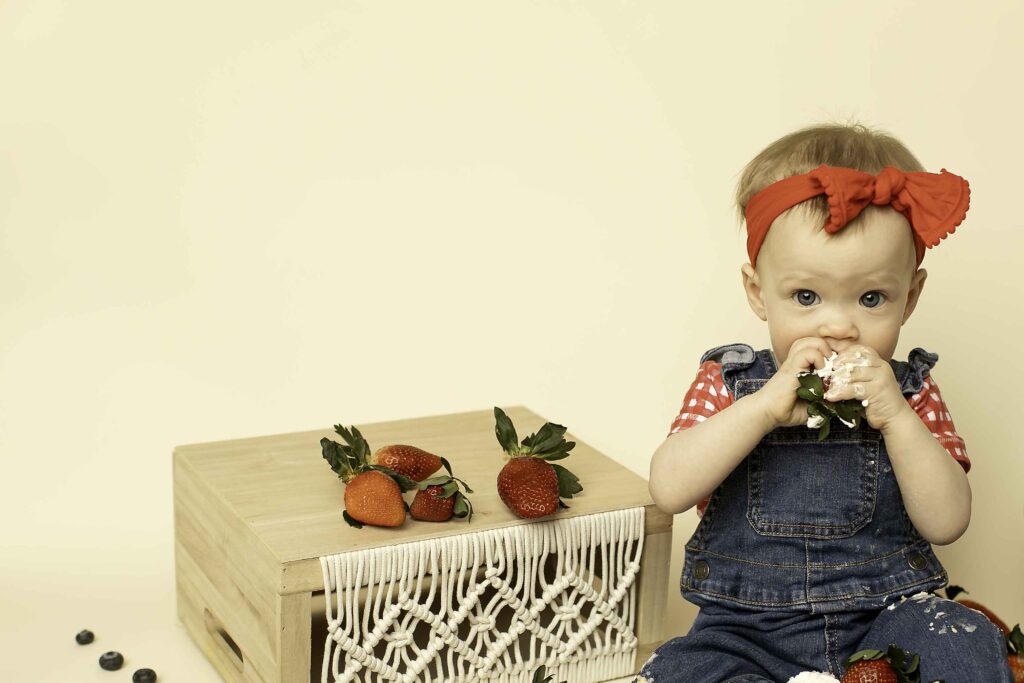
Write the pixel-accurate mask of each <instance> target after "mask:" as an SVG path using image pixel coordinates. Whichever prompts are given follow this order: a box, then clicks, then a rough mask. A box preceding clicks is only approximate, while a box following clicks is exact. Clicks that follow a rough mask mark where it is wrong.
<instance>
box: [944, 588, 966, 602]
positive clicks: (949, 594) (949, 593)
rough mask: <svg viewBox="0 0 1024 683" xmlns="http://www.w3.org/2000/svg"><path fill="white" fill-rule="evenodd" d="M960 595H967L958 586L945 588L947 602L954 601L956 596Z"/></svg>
mask: <svg viewBox="0 0 1024 683" xmlns="http://www.w3.org/2000/svg"><path fill="white" fill-rule="evenodd" d="M961 593H967V591H966V590H964V589H963V588H961V587H960V586H952V585H950V586H946V598H947V599H948V600H956V596H958V595H960V594H961Z"/></svg>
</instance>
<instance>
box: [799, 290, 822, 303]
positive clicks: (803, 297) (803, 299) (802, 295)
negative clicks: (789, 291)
mask: <svg viewBox="0 0 1024 683" xmlns="http://www.w3.org/2000/svg"><path fill="white" fill-rule="evenodd" d="M808 295H809V296H808ZM793 298H794V299H796V302H797V303H798V304H800V305H801V306H810V305H811V304H813V303H814V300H815V299H817V298H818V295H817V294H815V293H814V292H812V291H811V290H809V289H798V290H797V291H795V292H793Z"/></svg>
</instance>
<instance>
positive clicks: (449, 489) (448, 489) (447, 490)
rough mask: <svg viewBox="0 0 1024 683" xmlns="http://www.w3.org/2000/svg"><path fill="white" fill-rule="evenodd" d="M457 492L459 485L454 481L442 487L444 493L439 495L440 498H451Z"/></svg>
mask: <svg viewBox="0 0 1024 683" xmlns="http://www.w3.org/2000/svg"><path fill="white" fill-rule="evenodd" d="M458 490H459V485H458V484H456V483H455V482H454V481H450V482H448V483H447V484H445V485H444V493H443V494H442V495H441V497H442V498H451V497H452V496H453V495H455V494H456V493H457V492H458Z"/></svg>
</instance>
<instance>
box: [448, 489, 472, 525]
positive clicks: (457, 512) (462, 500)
mask: <svg viewBox="0 0 1024 683" xmlns="http://www.w3.org/2000/svg"><path fill="white" fill-rule="evenodd" d="M452 516H453V517H467V516H468V517H469V519H467V520H466V521H467V522H469V521H471V520H472V519H473V506H472V505H471V504H470V502H469V499H468V498H466V497H465V496H464V495H462V493H456V494H455V505H453V506H452Z"/></svg>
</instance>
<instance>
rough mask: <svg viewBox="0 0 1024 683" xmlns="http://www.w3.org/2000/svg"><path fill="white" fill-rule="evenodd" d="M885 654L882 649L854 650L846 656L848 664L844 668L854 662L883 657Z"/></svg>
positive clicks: (847, 667)
mask: <svg viewBox="0 0 1024 683" xmlns="http://www.w3.org/2000/svg"><path fill="white" fill-rule="evenodd" d="M884 654H885V653H884V652H882V651H881V650H860V651H858V652H854V653H853V654H852V655H850V656H849V657H847V658H846V666H845V667H844V668H846V669H849V668H850V667H851V666H853V665H854V663H856V662H859V661H862V660H872V659H881V658H882V655H884Z"/></svg>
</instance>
